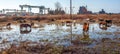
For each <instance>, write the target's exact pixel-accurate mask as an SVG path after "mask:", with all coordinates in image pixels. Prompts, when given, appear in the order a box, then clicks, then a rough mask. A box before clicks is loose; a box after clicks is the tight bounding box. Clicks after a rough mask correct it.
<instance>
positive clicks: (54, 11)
mask: <svg viewBox="0 0 120 54" xmlns="http://www.w3.org/2000/svg"><path fill="white" fill-rule="evenodd" d="M48 14H51V15H59V14H65V11H64V10H61V9H60V10H58V9H56V10H50V11H49V12H48Z"/></svg>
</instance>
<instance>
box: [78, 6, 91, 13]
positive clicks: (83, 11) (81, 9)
mask: <svg viewBox="0 0 120 54" xmlns="http://www.w3.org/2000/svg"><path fill="white" fill-rule="evenodd" d="M78 14H92V11H88V10H87V6H86V7H85V6H81V7H80V8H79V12H78Z"/></svg>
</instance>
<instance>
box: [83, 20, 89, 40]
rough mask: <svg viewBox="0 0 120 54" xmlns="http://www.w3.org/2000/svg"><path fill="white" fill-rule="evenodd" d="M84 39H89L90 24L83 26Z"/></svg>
mask: <svg viewBox="0 0 120 54" xmlns="http://www.w3.org/2000/svg"><path fill="white" fill-rule="evenodd" d="M83 36H84V38H83V39H88V38H89V23H87V22H85V23H84V25H83Z"/></svg>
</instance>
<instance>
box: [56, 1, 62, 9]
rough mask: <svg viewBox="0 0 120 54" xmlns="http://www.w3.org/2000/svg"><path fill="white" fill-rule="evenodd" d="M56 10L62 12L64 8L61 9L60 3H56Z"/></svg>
mask: <svg viewBox="0 0 120 54" xmlns="http://www.w3.org/2000/svg"><path fill="white" fill-rule="evenodd" d="M55 8H56V9H58V10H60V9H61V8H62V7H61V4H60V3H59V2H56V3H55Z"/></svg>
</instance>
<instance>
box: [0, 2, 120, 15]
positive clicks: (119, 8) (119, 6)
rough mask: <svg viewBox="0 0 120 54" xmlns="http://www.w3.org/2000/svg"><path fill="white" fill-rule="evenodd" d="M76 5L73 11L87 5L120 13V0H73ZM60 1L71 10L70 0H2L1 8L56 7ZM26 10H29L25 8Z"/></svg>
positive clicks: (36, 10) (90, 7)
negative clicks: (23, 6) (26, 6)
mask: <svg viewBox="0 0 120 54" xmlns="http://www.w3.org/2000/svg"><path fill="white" fill-rule="evenodd" d="M72 1H73V6H74V7H75V8H74V9H73V10H74V11H73V13H77V12H78V9H79V7H80V6H86V5H87V8H88V10H90V11H93V12H98V11H100V10H101V9H104V10H105V11H106V12H108V13H109V12H113V13H120V0H72ZM56 2H60V3H61V6H62V7H63V9H65V8H66V12H69V2H70V0H0V10H2V9H7V8H8V9H20V7H19V5H23V4H28V5H37V6H41V5H44V6H45V7H47V8H51V9H54V8H55V3H56ZM25 10H27V9H26V8H25ZM32 12H38V9H32Z"/></svg>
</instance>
